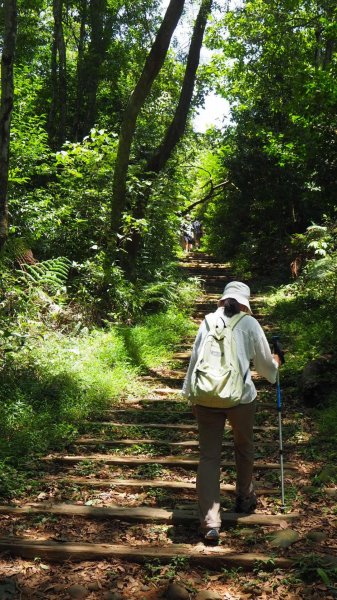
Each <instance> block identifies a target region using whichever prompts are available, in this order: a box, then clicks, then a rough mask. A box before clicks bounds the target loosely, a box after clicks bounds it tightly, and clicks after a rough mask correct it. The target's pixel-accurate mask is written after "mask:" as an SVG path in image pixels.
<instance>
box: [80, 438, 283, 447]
mask: <svg viewBox="0 0 337 600" xmlns="http://www.w3.org/2000/svg"><path fill="white" fill-rule="evenodd" d="M142 444H146V445H148V444H150V445H152V446H169V447H170V448H179V447H183V448H199V442H198V440H185V441H184V440H182V441H181V442H169V441H167V442H166V441H165V440H158V439H151V438H149V439H146V438H141V439H138V440H134V439H132V440H129V439H121V440H112V439H107V438H85V437H81V438H78V439H77V440H75V441H74V442H73V444H72V446H108V447H109V446H112V447H113V446H139V445H142ZM255 446H272V447H274V448H275V450H276V449H277V447H276V444H275V442H274V441H273V440H266V439H262V440H256V441H255ZM222 447H223V448H234V442H232V441H231V442H226V441H224V442H222Z"/></svg>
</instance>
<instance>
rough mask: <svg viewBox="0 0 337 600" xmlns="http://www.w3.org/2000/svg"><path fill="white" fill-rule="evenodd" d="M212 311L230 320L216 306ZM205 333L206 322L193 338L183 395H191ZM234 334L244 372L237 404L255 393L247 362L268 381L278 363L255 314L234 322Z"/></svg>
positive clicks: (254, 395) (273, 375) (244, 402)
mask: <svg viewBox="0 0 337 600" xmlns="http://www.w3.org/2000/svg"><path fill="white" fill-rule="evenodd" d="M215 314H216V315H218V316H219V318H220V317H221V319H222V320H224V321H225V324H226V325H227V323H228V321H229V320H230V319H229V318H228V317H226V316H225V315H224V311H223V308H222V307H220V308H218V309H217V310H216V311H215ZM207 332H208V329H207V326H206V322H205V321H203V322H202V323H201V325H200V327H199V331H198V333H197V336H196V338H195V342H194V345H193V349H192V355H191V359H190V363H189V366H188V370H187V373H186V377H185V381H184V384H183V389H182V393H183V394H184V396H187V397H190V396H191V377H192V373H193V370H194V367H195V365H196V362H197V359H198V355H199V350H200V348H201V346H202V344H203V341H204V339H205V337H206V335H207ZM233 334H234V337H235V342H236V349H237V353H238V360H239V365H240V369H241V373H242V376H244V375H245V374H247V375H246V378H245V383H244V389H243V394H242V398H241V401H240V404H248V403H249V402H252V401H253V400H254V399H255V398H256V395H257V392H256V389H255V385H254V383H253V381H252V378H251V372H250V362H251V361H253V365H254V368H255V370H256V371H257V372H258V373H259V375H261V376H262V377H264V378H265V379H267V380H268V381H269V382H270V383H275V381H276V375H277V369H278V364H277V362H276V360H274V359H273V357H272V354H271V351H270V348H269V344H268V342H267V338H266V336H265V334H264V331H263V329H262V327H261V325H260V324H259V323H258V322H257V320H256V319H254V317H252V316H250V315H245V316H244V317H243V318H242V319H241V320H240V321H239V322H238V323H237V325H235V327H234V331H233Z"/></svg>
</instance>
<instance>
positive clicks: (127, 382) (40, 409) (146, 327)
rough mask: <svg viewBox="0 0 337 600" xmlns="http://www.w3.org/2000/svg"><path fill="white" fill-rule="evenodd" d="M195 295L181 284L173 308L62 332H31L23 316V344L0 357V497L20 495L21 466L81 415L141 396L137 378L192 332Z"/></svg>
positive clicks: (70, 432)
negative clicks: (136, 319)
mask: <svg viewBox="0 0 337 600" xmlns="http://www.w3.org/2000/svg"><path fill="white" fill-rule="evenodd" d="M187 287H188V288H189V290H187ZM197 293H198V286H196V285H193V284H191V283H190V284H189V285H187V284H184V285H182V294H181V295H177V296H176V299H175V303H174V304H173V303H171V305H170V306H169V307H168V308H167V309H166V310H164V311H162V312H159V313H157V314H151V315H147V316H144V317H143V318H140V319H139V322H138V324H136V325H134V326H130V325H117V324H106V326H105V328H94V329H92V330H91V331H89V329H88V328H86V327H85V328H82V329H80V330H79V331H78V332H75V333H73V334H70V333H69V329H66V330H65V331H62V330H61V329H54V330H53V329H52V328H50V327H47V326H43V327H41V322H40V326H39V328H38V335H37V334H36V329H35V322H36V321H35V318H34V320H33V321H32V322H31V323H30V322H28V319H27V323H26V333H27V335H26V338H25V340H24V343H22V342H20V344H19V345H17V344H15V345H13V346H11V345H7V346H6V348H5V351H3V353H2V356H0V358H2V369H1V370H0V402H1V407H2V410H1V413H0V480H1V485H0V496H2V497H7V498H9V497H13V496H14V495H16V494H18V493H20V492H21V491H23V489H24V484H23V480H24V477H25V473H26V474H27V472H28V471H27V469H28V468H29V467H28V466H27V465H28V463H30V462H31V460H32V459H33V458H34V457H36V456H38V455H41V454H42V453H45V452H47V451H50V450H62V449H63V448H64V447H65V446H66V445H67V444H69V443H71V442H72V441H73V440H74V439H75V437H76V436H77V433H78V430H79V429H80V427H81V424H83V422H84V421H85V420H86V419H87V418H88V417H91V416H95V415H99V413H100V412H101V411H102V410H104V409H106V408H108V407H109V406H111V403H113V402H116V401H117V399H119V400H120V399H121V398H123V397H126V396H136V395H137V396H141V395H145V393H146V389H145V385H144V384H143V383H142V381H141V378H140V375H141V374H142V373H146V372H147V370H149V369H151V368H154V367H156V366H159V365H160V364H163V363H165V361H167V360H168V358H169V356H170V355H171V354H172V351H173V349H174V348H175V347H176V346H177V345H178V344H179V343H180V342H181V341H182V340H183V339H184V338H185V337H186V336H187V335H189V334H190V333H191V332H192V330H193V331H194V328H195V326H194V325H193V324H192V322H191V321H190V319H189V318H188V312H189V307H190V305H191V302H192V301H193V298H194V297H195V295H196V294H197ZM30 333H31V335H30ZM0 350H1V348H0Z"/></svg>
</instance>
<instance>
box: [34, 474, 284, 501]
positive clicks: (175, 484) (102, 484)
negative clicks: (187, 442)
mask: <svg viewBox="0 0 337 600" xmlns="http://www.w3.org/2000/svg"><path fill="white" fill-rule="evenodd" d="M40 482H41V481H40ZM41 483H47V484H48V483H50V484H55V483H56V484H64V485H75V486H79V487H82V486H84V487H88V488H95V489H97V488H98V489H103V488H109V489H111V488H140V489H142V488H164V489H179V490H195V482H194V483H192V482H189V481H172V480H167V481H165V480H164V479H117V478H116V479H93V478H90V477H65V476H62V475H61V476H59V477H56V476H55V475H50V476H49V477H44V478H43V480H42V482H41ZM220 490H221V491H223V492H228V493H229V494H235V492H236V486H235V485H231V484H229V483H221V484H220ZM255 492H256V494H258V495H266V496H268V495H274V494H278V493H279V489H278V488H272V487H270V488H269V487H268V488H266V487H259V486H256V487H255Z"/></svg>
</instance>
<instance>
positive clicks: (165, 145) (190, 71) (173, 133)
mask: <svg viewBox="0 0 337 600" xmlns="http://www.w3.org/2000/svg"><path fill="white" fill-rule="evenodd" d="M211 10H212V0H202V2H201V5H200V9H199V13H198V16H197V18H196V20H195V24H194V28H193V33H192V38H191V44H190V48H189V52H188V57H187V63H186V69H185V74H184V79H183V83H182V87H181V92H180V96H179V102H178V104H177V107H176V110H175V113H174V116H173V119H172V121H171V123H170V125H169V127H168V129H167V131H166V134H165V137H164V139H163V141H162V143H161V144H160V146H159V148H158V149H157V150H156V151H155V153H154V154H153V156H152V157H151V158H150V159H149V161H148V163H147V165H146V167H145V174H146V176H147V177H148V176H149V174H150V176H151V174H154V173H156V174H157V173H160V172H161V171H162V170H163V169H164V167H165V165H166V163H167V161H168V160H169V158H170V157H171V155H172V153H173V150H174V148H175V147H176V146H177V144H178V143H179V141H180V140H181V138H182V136H183V135H184V131H185V127H186V122H187V117H188V113H189V109H190V106H191V102H192V96H193V90H194V86H195V81H196V75H197V69H198V66H199V61H200V51H201V47H202V42H203V38H204V33H205V28H206V24H207V19H208V16H209V14H210V12H211ZM150 193H151V188H150V187H149V188H148V191H147V192H144V195H143V196H142V197H141V198H139V200H138V204H137V206H136V208H135V211H134V216H135V218H136V219H143V218H144V216H145V211H146V206H147V203H148V200H149V196H150ZM140 244H141V235H140V233H139V232H138V231H134V233H133V236H132V239H131V242H130V243H129V247H128V261H129V263H130V266H131V265H135V264H136V256H137V254H138V252H139V247H140Z"/></svg>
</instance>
